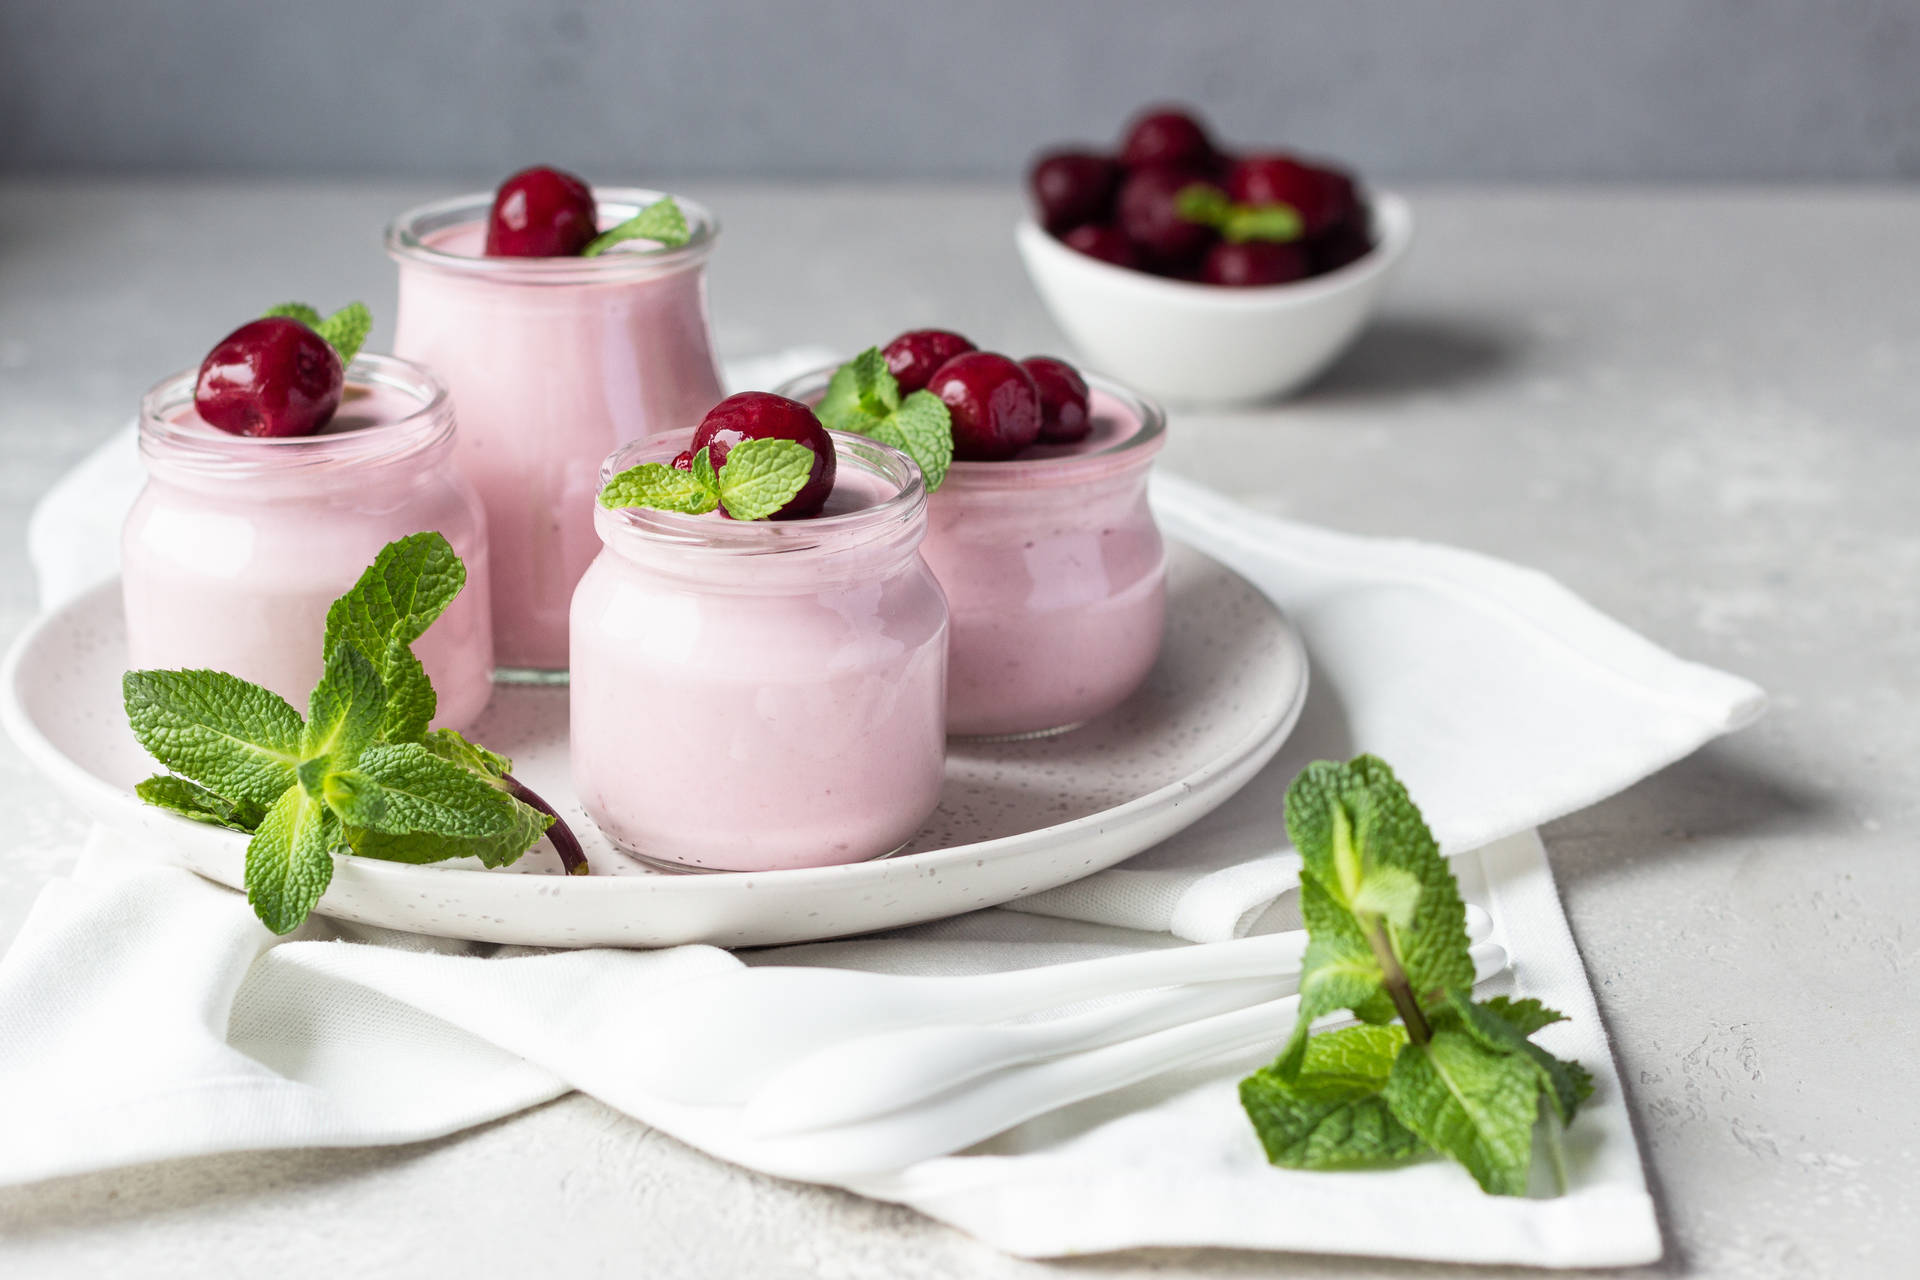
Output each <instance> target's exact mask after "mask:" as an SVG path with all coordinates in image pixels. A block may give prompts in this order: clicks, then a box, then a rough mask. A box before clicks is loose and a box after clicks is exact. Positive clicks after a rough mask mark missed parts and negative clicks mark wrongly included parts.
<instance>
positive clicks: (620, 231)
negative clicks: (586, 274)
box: [580, 196, 693, 258]
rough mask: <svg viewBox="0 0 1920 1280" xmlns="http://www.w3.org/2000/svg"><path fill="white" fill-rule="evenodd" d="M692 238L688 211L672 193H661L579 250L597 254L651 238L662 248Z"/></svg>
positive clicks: (582, 254) (592, 254) (674, 245)
mask: <svg viewBox="0 0 1920 1280" xmlns="http://www.w3.org/2000/svg"><path fill="white" fill-rule="evenodd" d="M692 238H693V233H692V232H691V231H690V230H689V229H688V227H687V215H686V214H684V213H682V212H681V211H680V206H679V205H677V204H675V203H674V202H673V197H672V196H662V197H661V198H660V199H658V200H656V201H654V202H653V203H652V204H650V205H648V206H647V207H646V208H644V209H642V210H641V211H640V212H638V213H636V214H634V215H633V216H632V217H631V218H628V219H627V220H626V221H625V222H623V223H621V224H620V225H619V226H617V227H612V228H610V229H608V230H606V231H602V232H601V233H600V234H599V235H598V236H596V237H594V239H593V240H592V241H591V242H589V243H588V245H587V247H586V248H584V249H582V250H581V251H580V256H581V257H583V258H597V257H599V256H600V255H601V254H603V253H605V252H606V251H607V250H609V249H611V248H613V246H615V245H617V244H621V243H623V242H625V241H628V240H652V241H655V242H656V243H658V244H659V245H660V246H661V247H662V248H666V249H673V248H677V247H679V246H680V245H683V244H685V243H686V242H687V241H689V240H691V239H692Z"/></svg>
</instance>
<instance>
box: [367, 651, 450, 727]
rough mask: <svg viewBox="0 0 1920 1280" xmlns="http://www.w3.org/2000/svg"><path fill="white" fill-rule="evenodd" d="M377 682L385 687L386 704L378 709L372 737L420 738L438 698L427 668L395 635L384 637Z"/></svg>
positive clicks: (436, 708) (430, 720)
mask: <svg viewBox="0 0 1920 1280" xmlns="http://www.w3.org/2000/svg"><path fill="white" fill-rule="evenodd" d="M380 683H381V685H382V686H384V687H385V689H386V691H387V705H386V707H385V709H384V710H383V711H382V712H381V715H380V729H379V732H378V733H377V734H376V735H375V741H378V742H419V741H421V740H422V739H423V738H425V737H426V733H427V725H428V724H430V723H432V721H433V713H434V712H435V711H437V710H438V709H439V707H440V699H439V696H438V695H437V694H435V693H434V691H433V681H432V680H430V679H428V677H427V669H426V668H425V667H423V666H421V665H420V659H418V658H416V657H415V656H414V654H413V649H412V648H411V647H409V646H408V645H407V643H406V642H405V641H403V640H401V639H400V637H398V636H395V637H393V638H392V639H390V640H388V641H387V651H386V653H385V654H384V655H382V657H381V661H380Z"/></svg>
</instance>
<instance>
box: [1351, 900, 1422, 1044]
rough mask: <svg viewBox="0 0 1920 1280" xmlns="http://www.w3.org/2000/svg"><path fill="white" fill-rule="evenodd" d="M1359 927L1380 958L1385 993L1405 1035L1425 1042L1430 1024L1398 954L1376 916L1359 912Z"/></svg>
mask: <svg viewBox="0 0 1920 1280" xmlns="http://www.w3.org/2000/svg"><path fill="white" fill-rule="evenodd" d="M1361 928H1362V929H1363V930H1364V931H1365V932H1366V935H1367V945H1368V946H1370V947H1372V948H1373V954H1374V956H1375V958H1376V959H1378V960H1379V961H1380V972H1381V975H1382V977H1383V978H1384V980H1385V985H1386V988H1387V995H1388V996H1390V997H1391V998H1392V1000H1393V1007H1394V1008H1395V1009H1398V1010H1399V1011H1400V1021H1402V1022H1404V1023H1405V1024H1406V1027H1407V1039H1409V1040H1411V1041H1412V1042H1413V1043H1415V1044H1425V1043H1427V1042H1428V1041H1429V1040H1431V1039H1433V1028H1432V1027H1431V1026H1429V1025H1428V1023H1427V1015H1426V1014H1425V1013H1424V1012H1422V1011H1421V1008H1420V1001H1419V1000H1417V999H1416V998H1415V997H1414V994H1413V984H1412V983H1411V982H1408V981H1407V971H1406V970H1405V969H1402V968H1401V967H1400V956H1399V954H1398V953H1397V952H1395V951H1394V949H1393V943H1392V942H1391V941H1390V940H1389V939H1388V938H1387V931H1386V930H1385V929H1383V928H1381V926H1380V919H1379V917H1378V916H1375V917H1372V918H1367V917H1364V916H1363V917H1362V918H1361Z"/></svg>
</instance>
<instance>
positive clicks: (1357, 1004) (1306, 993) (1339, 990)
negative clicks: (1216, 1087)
mask: <svg viewBox="0 0 1920 1280" xmlns="http://www.w3.org/2000/svg"><path fill="white" fill-rule="evenodd" d="M1300 893H1301V905H1302V910H1303V912H1304V910H1305V905H1306V899H1307V897H1308V896H1309V895H1314V894H1318V895H1320V896H1322V897H1324V890H1321V889H1320V888H1319V886H1318V885H1312V884H1310V883H1309V882H1308V881H1306V880H1302V881H1301V886H1300ZM1384 981H1385V975H1384V974H1383V973H1382V972H1381V969H1380V960H1379V958H1378V957H1377V956H1375V955H1374V953H1373V949H1372V948H1371V947H1369V946H1368V945H1367V943H1366V940H1365V939H1363V938H1360V937H1357V936H1355V935H1354V933H1353V931H1351V930H1342V931H1339V932H1337V933H1336V932H1330V931H1328V930H1325V929H1320V930H1313V931H1311V932H1310V935H1309V937H1308V939H1307V949H1306V952H1305V954H1304V955H1302V956H1301V960H1300V1003H1299V1006H1298V1008H1297V1009H1296V1011H1295V1014H1294V1019H1293V1034H1292V1036H1291V1037H1289V1039H1288V1040H1287V1046H1286V1048H1285V1049H1284V1050H1283V1051H1282V1052H1281V1054H1280V1059H1279V1061H1278V1062H1276V1063H1275V1064H1274V1070H1275V1071H1277V1072H1278V1073H1279V1074H1280V1075H1282V1076H1285V1077H1288V1078H1292V1077H1293V1076H1295V1075H1297V1074H1298V1073H1299V1071H1300V1070H1301V1068H1302V1065H1303V1064H1304V1062H1305V1056H1306V1053H1307V1051H1308V1048H1309V1045H1310V1041H1309V1039H1308V1036H1309V1033H1310V1032H1311V1031H1312V1028H1313V1020H1314V1019H1315V1018H1320V1017H1324V1016H1325V1015H1327V1014H1329V1013H1333V1012H1335V1011H1337V1010H1340V1009H1366V1010H1367V1011H1368V1012H1369V1014H1372V1015H1374V1016H1373V1017H1371V1018H1369V1020H1370V1021H1381V1022H1384V1021H1386V1020H1387V1019H1389V1018H1391V1017H1392V1016H1393V1014H1392V1009H1393V1005H1392V1002H1391V1001H1387V1003H1386V1004H1385V1006H1384V1007H1382V1006H1381V1004H1380V1001H1381V1000H1382V999H1384V997H1385V994H1386V992H1385V987H1384V986H1383V983H1384ZM1382 1015H1384V1016H1382Z"/></svg>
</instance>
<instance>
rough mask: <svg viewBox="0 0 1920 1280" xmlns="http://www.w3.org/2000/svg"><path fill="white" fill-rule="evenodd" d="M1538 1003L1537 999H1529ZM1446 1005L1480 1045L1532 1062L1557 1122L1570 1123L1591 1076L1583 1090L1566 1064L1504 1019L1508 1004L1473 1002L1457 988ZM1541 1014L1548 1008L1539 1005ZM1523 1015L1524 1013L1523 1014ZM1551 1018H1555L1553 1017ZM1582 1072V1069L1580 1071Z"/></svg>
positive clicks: (1589, 1089)
mask: <svg viewBox="0 0 1920 1280" xmlns="http://www.w3.org/2000/svg"><path fill="white" fill-rule="evenodd" d="M1532 1003H1533V1004H1534V1005H1536V1006H1538V1004H1539V1002H1538V1001H1533V1002H1532ZM1447 1005H1448V1007H1449V1008H1450V1009H1452V1010H1453V1012H1454V1014H1455V1016H1456V1017H1458V1018H1459V1020H1460V1026H1461V1028H1462V1029H1464V1030H1465V1031H1466V1033H1467V1034H1468V1035H1470V1036H1472V1037H1473V1038H1474V1039H1475V1040H1478V1041H1479V1042H1480V1044H1481V1045H1482V1047H1484V1048H1487V1049H1491V1050H1493V1051H1494V1052H1496V1053H1510V1054H1513V1055H1515V1056H1517V1057H1521V1058H1525V1059H1526V1060H1527V1061H1529V1062H1531V1063H1532V1064H1533V1068H1534V1071H1535V1072H1536V1073H1537V1074H1538V1076H1539V1079H1540V1087H1541V1088H1542V1089H1543V1090H1545V1092H1546V1095H1547V1100H1548V1101H1549V1102H1551V1103H1552V1104H1553V1108H1554V1110H1555V1111H1556V1112H1557V1113H1558V1114H1559V1116H1560V1123H1562V1124H1572V1123H1573V1113H1574V1112H1576V1111H1578V1110H1579V1109H1580V1103H1581V1101H1582V1099H1583V1098H1584V1097H1585V1096H1586V1094H1588V1093H1591V1092H1592V1091H1593V1080H1592V1077H1590V1076H1589V1077H1588V1078H1587V1081H1586V1092H1585V1093H1583V1092H1582V1091H1581V1089H1580V1087H1579V1085H1578V1084H1576V1083H1575V1077H1574V1075H1573V1073H1572V1072H1570V1071H1568V1070H1567V1064H1566V1063H1564V1062H1562V1061H1561V1060H1560V1059H1558V1058H1556V1057H1554V1056H1553V1055H1552V1054H1550V1053H1548V1052H1547V1051H1546V1050H1545V1049H1542V1048H1541V1047H1540V1046H1539V1045H1537V1044H1535V1043H1534V1042H1533V1041H1531V1040H1529V1039H1527V1033H1526V1032H1525V1031H1522V1030H1521V1029H1520V1028H1519V1027H1518V1026H1516V1025H1514V1024H1513V1023H1511V1022H1508V1021H1507V1020H1506V1018H1505V1017H1504V1016H1503V1010H1504V1009H1505V1008H1509V1007H1511V1006H1509V1005H1503V1006H1500V1007H1495V1006H1494V1005H1493V1004H1492V1003H1491V1002H1489V1003H1487V1004H1475V1003H1474V1002H1473V1001H1472V1000H1470V999H1468V998H1467V997H1466V996H1465V995H1462V994H1461V993H1460V992H1458V991H1450V992H1448V993H1447ZM1540 1012H1541V1013H1542V1014H1546V1013H1552V1012H1553V1011H1552V1010H1551V1009H1541V1010H1540ZM1523 1016H1524V1015H1523ZM1553 1021H1556V1022H1557V1021H1559V1018H1558V1017H1555V1018H1554V1019H1553ZM1582 1074H1583V1075H1584V1074H1585V1072H1584V1071H1583V1072H1582Z"/></svg>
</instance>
